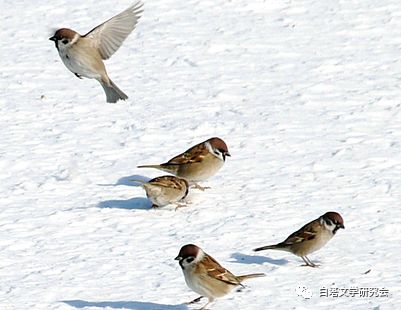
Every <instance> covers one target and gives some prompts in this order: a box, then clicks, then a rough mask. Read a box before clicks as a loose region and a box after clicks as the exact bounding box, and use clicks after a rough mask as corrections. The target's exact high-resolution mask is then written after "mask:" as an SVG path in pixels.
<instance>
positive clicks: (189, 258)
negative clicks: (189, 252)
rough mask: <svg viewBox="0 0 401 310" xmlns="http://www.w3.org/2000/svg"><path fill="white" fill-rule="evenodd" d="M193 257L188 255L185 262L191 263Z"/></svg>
mask: <svg viewBox="0 0 401 310" xmlns="http://www.w3.org/2000/svg"><path fill="white" fill-rule="evenodd" d="M194 259H195V257H188V258H187V259H186V260H187V263H192V262H193V261H194Z"/></svg>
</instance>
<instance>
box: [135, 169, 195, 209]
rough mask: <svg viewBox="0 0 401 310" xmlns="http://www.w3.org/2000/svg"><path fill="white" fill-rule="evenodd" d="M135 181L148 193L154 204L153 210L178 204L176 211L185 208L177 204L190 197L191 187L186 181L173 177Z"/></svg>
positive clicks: (165, 176)
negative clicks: (189, 188)
mask: <svg viewBox="0 0 401 310" xmlns="http://www.w3.org/2000/svg"><path fill="white" fill-rule="evenodd" d="M133 181H135V182H139V183H141V185H142V187H143V188H144V189H145V191H146V196H147V197H148V198H149V200H150V201H151V202H152V204H153V205H152V208H158V207H164V206H167V205H169V204H173V203H176V204H177V207H176V209H177V208H180V207H183V206H184V205H181V204H178V203H177V202H178V201H180V200H182V199H184V198H185V197H186V196H187V195H188V187H189V186H188V182H187V181H186V180H184V179H180V178H177V177H175V176H172V175H164V176H161V177H157V178H154V179H151V180H149V181H147V182H144V181H140V180H133Z"/></svg>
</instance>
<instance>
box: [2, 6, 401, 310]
mask: <svg viewBox="0 0 401 310" xmlns="http://www.w3.org/2000/svg"><path fill="white" fill-rule="evenodd" d="M133 2H134V1H127V0H124V1H106V0H102V1H95V0H88V1H78V0H69V1H66V0H55V1H49V0H42V1H38V2H36V1H27V0H20V1H10V0H3V1H2V2H1V3H0V11H1V13H0V14H1V31H0V42H1V45H0V55H1V57H0V68H1V70H0V77H1V84H0V90H1V96H0V132H1V138H0V167H1V171H2V173H1V174H0V184H1V185H0V188H1V191H0V195H1V196H0V197H1V202H2V206H1V208H0V309H5V310H10V309H21V310H25V309H139V310H144V309H146V310H149V309H176V310H178V309H179V310H181V309H196V308H197V307H198V308H199V307H200V306H201V305H203V304H204V303H205V302H206V300H203V301H202V302H201V303H199V304H197V305H193V306H192V305H191V306H188V307H187V306H186V305H185V304H184V303H185V302H187V301H190V300H192V299H193V298H195V297H197V296H196V294H195V293H193V292H192V291H191V290H190V289H189V288H187V286H186V285H185V281H184V277H183V275H182V272H181V270H180V268H179V266H178V264H177V262H176V261H174V260H173V259H174V257H175V256H176V255H177V254H178V251H179V249H180V247H181V246H182V245H184V244H186V243H195V244H197V245H199V246H200V247H202V248H203V249H204V251H206V252H207V253H209V254H210V255H212V256H213V257H214V258H216V259H217V260H218V261H219V262H220V263H221V264H222V265H223V266H224V267H226V268H228V269H229V270H231V271H232V272H233V273H235V274H243V273H253V272H265V273H266V275H267V276H266V277H265V278H259V279H253V280H249V281H248V282H246V286H247V287H246V289H244V290H243V291H242V292H233V293H232V294H230V295H227V296H226V297H224V298H222V299H219V300H217V301H216V302H215V303H214V304H213V305H211V308H212V309H219V310H228V309H230V310H231V309H328V308H334V309H381V310H382V309H397V308H401V301H400V297H401V293H400V290H401V272H400V254H401V237H400V236H401V208H400V206H401V157H400V154H401V112H400V110H401V96H400V93H401V10H400V2H399V1H398V0H382V1H377V0H376V1H375V0H365V1H353V0H349V1H342V0H331V1H321V0H299V1H289V0H287V1H285V0H283V1H261V0H252V1H243V0H233V1H225V0H214V1H206V0H204V1H200V0H187V1H172V0H152V1H150V0H149V1H146V0H145V6H144V13H143V17H142V18H141V19H140V21H139V24H138V27H137V29H136V30H135V31H134V33H133V34H132V35H131V36H130V37H129V38H128V39H127V40H126V42H125V43H124V45H123V46H122V47H121V49H120V50H119V51H118V52H117V53H116V54H115V55H113V57H112V58H111V59H110V60H108V61H107V62H106V66H107V68H108V73H109V75H110V77H111V78H112V79H113V81H114V82H115V83H116V84H117V85H118V86H119V87H120V88H121V89H122V90H123V91H124V92H125V93H127V95H128V96H129V99H128V100H127V101H126V102H118V103H117V104H107V103H106V102H105V96H104V93H103V90H102V88H101V87H100V85H99V84H98V83H97V82H96V81H94V80H79V79H77V78H76V77H75V76H74V75H73V74H71V72H69V71H68V70H67V69H66V68H65V67H64V65H63V64H62V62H61V60H60V59H59V56H58V53H57V51H56V49H55V47H54V44H53V42H51V41H49V40H48V38H49V37H50V36H51V35H52V34H53V32H54V30H55V29H57V28H59V27H70V28H74V29H75V30H77V31H79V32H80V33H86V32H87V31H89V30H90V29H92V28H93V27H94V26H96V25H98V24H99V23H101V22H103V21H105V20H106V19H108V18H110V17H112V16H113V15H115V14H117V13H119V12H120V11H122V10H124V9H125V8H126V7H128V6H129V5H130V4H132V3H133ZM212 136H219V137H221V138H223V139H224V140H225V141H226V142H227V144H228V147H229V151H230V153H231V154H232V157H231V158H228V159H227V162H226V164H225V166H224V167H223V168H222V169H221V170H220V171H219V173H218V174H217V175H216V176H214V177H213V178H211V179H210V181H208V182H207V183H205V184H204V185H206V186H211V187H212V188H211V189H209V190H207V191H205V192H200V191H196V190H193V191H192V192H191V193H190V196H189V200H190V201H191V202H192V203H191V205H190V206H189V207H188V208H182V209H179V210H178V211H177V212H175V211H174V207H171V208H170V207H166V208H164V209H161V210H151V209H150V202H149V201H148V200H147V199H146V196H145V192H144V191H143V190H142V189H141V188H140V187H136V186H133V185H134V184H132V183H131V182H130V181H129V180H130V179H132V178H135V177H136V178H137V177H146V178H151V177H155V176H158V175H161V173H160V172H158V171H156V170H151V169H137V168H136V166H137V165H139V164H151V163H160V162H163V161H165V160H168V159H169V158H171V157H172V156H174V155H176V154H178V153H180V152H182V151H184V150H186V149H187V148H188V147H190V146H192V145H194V144H196V143H199V142H201V141H203V140H205V139H207V138H209V137H212ZM326 211H337V212H339V213H341V214H342V215H343V217H344V220H345V230H341V231H339V232H338V234H337V235H336V236H335V237H334V238H333V240H331V241H330V242H329V243H328V244H327V246H326V247H324V248H323V249H322V250H320V251H319V252H316V253H314V254H311V255H310V259H311V260H312V261H313V262H315V263H319V264H321V266H320V267H319V268H307V267H301V266H300V265H301V264H302V263H303V262H302V260H301V259H300V258H298V257H296V256H293V255H291V254H289V253H285V252H275V251H266V252H258V253H255V252H252V249H253V248H255V247H258V246H263V245H267V244H270V243H275V242H279V241H282V240H284V239H285V238H286V237H287V236H288V235H289V234H290V233H291V232H293V231H295V230H296V229H298V228H300V227H301V226H302V225H303V224H305V223H307V222H308V221H310V220H312V219H314V218H316V217H318V216H320V215H321V214H323V213H325V212H326ZM368 271H369V272H368ZM324 287H327V288H339V289H340V288H363V287H368V288H385V289H387V290H389V297H381V298H379V297H338V298H335V297H320V296H319V292H320V291H319V290H320V289H321V288H324ZM299 295H303V296H304V297H302V296H299ZM309 297H310V298H309Z"/></svg>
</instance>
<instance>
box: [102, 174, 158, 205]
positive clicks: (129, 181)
mask: <svg viewBox="0 0 401 310" xmlns="http://www.w3.org/2000/svg"><path fill="white" fill-rule="evenodd" d="M135 180H138V181H142V182H147V181H149V180H150V179H149V178H147V177H144V176H142V175H137V174H134V175H130V176H126V177H122V178H120V179H118V181H117V182H116V183H114V184H98V185H100V186H118V185H126V186H135V187H138V186H141V183H140V182H135ZM97 207H98V208H102V209H109V208H116V209H125V210H150V209H151V208H152V203H151V201H150V200H149V199H147V198H145V197H135V198H131V199H127V200H106V201H102V202H100V203H99V204H98V205H97Z"/></svg>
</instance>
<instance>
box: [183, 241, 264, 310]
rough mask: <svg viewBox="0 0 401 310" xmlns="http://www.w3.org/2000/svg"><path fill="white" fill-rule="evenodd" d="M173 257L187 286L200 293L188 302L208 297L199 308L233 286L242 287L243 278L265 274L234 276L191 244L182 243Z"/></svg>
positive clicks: (204, 307) (222, 294)
mask: <svg viewBox="0 0 401 310" xmlns="http://www.w3.org/2000/svg"><path fill="white" fill-rule="evenodd" d="M175 259H176V260H178V261H179V263H180V266H181V269H182V272H183V273H184V277H185V282H186V283H187V285H188V286H189V288H190V289H192V290H193V291H194V292H195V293H198V294H200V295H201V296H200V297H198V298H196V299H194V300H193V301H191V302H190V303H194V302H198V301H199V300H200V299H201V298H202V297H207V298H208V299H209V300H208V303H207V304H206V305H205V306H203V307H202V308H201V309H206V306H207V305H209V304H210V303H211V302H213V301H214V299H215V298H218V297H222V296H224V295H226V294H228V293H229V292H230V291H231V290H232V289H233V288H235V287H237V286H242V287H243V285H242V283H241V282H242V281H243V280H247V279H250V278H257V277H263V276H265V274H264V273H254V274H248V275H243V276H235V275H233V274H232V273H231V272H230V271H228V270H227V269H225V268H224V267H222V266H221V265H220V264H219V263H218V262H217V261H216V260H215V259H214V258H213V257H211V256H210V255H208V254H206V253H205V252H203V250H202V249H201V248H199V247H197V246H196V245H193V244H187V245H184V246H183V247H182V248H181V250H180V253H178V256H177V257H176V258H175Z"/></svg>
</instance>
